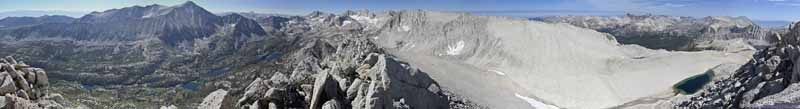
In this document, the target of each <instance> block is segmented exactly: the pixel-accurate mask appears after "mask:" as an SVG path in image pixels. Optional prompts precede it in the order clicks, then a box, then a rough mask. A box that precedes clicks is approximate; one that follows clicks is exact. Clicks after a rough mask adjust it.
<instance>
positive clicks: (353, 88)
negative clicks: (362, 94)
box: [346, 78, 363, 100]
mask: <svg viewBox="0 0 800 109" xmlns="http://www.w3.org/2000/svg"><path fill="white" fill-rule="evenodd" d="M362 82H363V81H362V80H361V79H358V78H356V80H353V84H350V87H348V88H347V91H346V94H347V100H353V99H355V98H356V96H357V94H358V90H359V89H361V83H362Z"/></svg>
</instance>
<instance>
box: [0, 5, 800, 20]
mask: <svg viewBox="0 0 800 109" xmlns="http://www.w3.org/2000/svg"><path fill="white" fill-rule="evenodd" d="M183 2H185V0H0V12H8V11H18V10H59V11H73V12H91V11H103V10H107V9H112V8H121V7H128V6H133V5H149V4H162V5H177V4H181V3H183ZM194 2H195V3H197V4H199V5H200V6H203V7H205V8H206V9H208V10H210V11H212V12H230V11H238V12H250V11H254V12H262V13H282V14H306V13H308V12H310V11H314V10H320V11H326V12H342V11H343V10H360V9H369V10H378V11H382V10H398V9H427V10H437V11H466V12H475V13H481V14H489V15H505V16H518V17H529V16H543V15H621V14H624V13H638V14H642V13H653V14H665V15H679V16H747V17H750V18H751V19H757V20H787V21H796V20H800V0H195V1H194Z"/></svg>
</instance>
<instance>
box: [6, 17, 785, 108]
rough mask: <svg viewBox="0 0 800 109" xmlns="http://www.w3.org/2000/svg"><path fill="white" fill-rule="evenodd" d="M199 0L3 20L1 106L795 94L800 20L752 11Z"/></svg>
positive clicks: (672, 99)
mask: <svg viewBox="0 0 800 109" xmlns="http://www.w3.org/2000/svg"><path fill="white" fill-rule="evenodd" d="M575 2H579V1H575ZM204 3H208V2H205V1H203V2H198V3H195V2H192V1H188V2H184V3H180V4H176V5H171V6H166V5H160V4H152V5H145V6H139V5H136V6H130V7H119V8H114V9H109V10H103V11H95V12H90V13H87V14H86V15H84V16H81V17H75V18H72V17H66V16H58V15H48V16H39V17H6V18H4V19H1V20H0V56H9V57H5V58H2V59H0V96H3V97H0V106H2V107H4V108H12V109H39V108H48V109H62V108H80V109H83V108H93V109H94V108H99V109H106V108H111V109H118V108H123V109H129V108H133V109H153V108H159V109H184V108H199V109H237V108H238V109H264V108H267V109H486V108H492V109H530V108H535V109H556V108H577V109H597V108H632V109H641V108H646V109H649V108H692V109H694V108H734V109H735V108H797V107H796V106H797V103H798V102H800V101H799V100H800V99H798V97H800V93H798V91H800V85H798V82H800V73H798V72H800V71H794V70H793V69H795V68H799V67H797V66H798V65H796V64H794V63H795V62H797V60H798V59H797V58H798V57H800V46H798V45H800V27H797V26H793V27H789V28H770V29H763V28H761V27H760V26H758V25H757V24H755V23H753V21H750V19H749V18H746V17H728V16H709V17H680V16H668V15H650V14H647V15H634V14H628V15H621V16H544V17H537V18H530V19H529V18H519V17H510V16H492V15H483V14H480V15H476V14H474V13H473V12H437V11H429V10H387V11H379V12H378V11H370V10H358V11H355V10H350V11H344V12H341V13H326V12H323V11H313V12H310V13H307V14H303V15H284V14H264V13H257V12H223V13H212V12H217V11H209V10H206V8H203V6H201V5H200V4H203V5H211V6H214V7H215V8H218V7H216V5H218V4H204ZM253 5H258V4H253ZM211 6H209V7H211ZM209 9H214V8H209ZM795 25H800V23H796V24H795ZM22 60H24V61H25V62H22ZM45 70H47V71H48V72H47V73H45Z"/></svg>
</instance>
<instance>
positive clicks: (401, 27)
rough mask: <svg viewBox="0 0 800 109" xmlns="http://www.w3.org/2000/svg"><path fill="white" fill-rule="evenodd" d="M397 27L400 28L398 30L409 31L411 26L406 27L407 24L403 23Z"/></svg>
mask: <svg viewBox="0 0 800 109" xmlns="http://www.w3.org/2000/svg"><path fill="white" fill-rule="evenodd" d="M399 29H400V31H409V30H411V27H408V25H403V26H400V28H399Z"/></svg>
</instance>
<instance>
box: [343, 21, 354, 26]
mask: <svg viewBox="0 0 800 109" xmlns="http://www.w3.org/2000/svg"><path fill="white" fill-rule="evenodd" d="M350 23H353V22H352V21H344V22H342V26H344V25H347V24H350Z"/></svg>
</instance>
